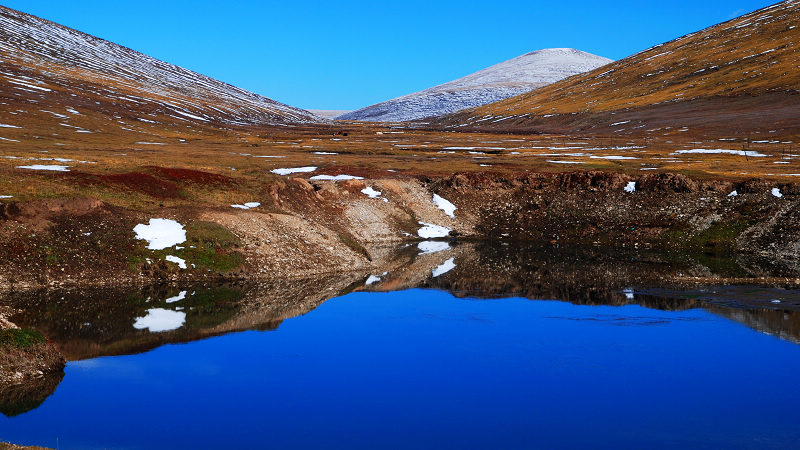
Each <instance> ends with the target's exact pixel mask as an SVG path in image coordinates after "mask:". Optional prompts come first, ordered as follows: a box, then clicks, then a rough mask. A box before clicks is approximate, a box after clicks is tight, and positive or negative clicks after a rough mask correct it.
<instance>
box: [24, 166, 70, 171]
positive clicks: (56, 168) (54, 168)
mask: <svg viewBox="0 0 800 450" xmlns="http://www.w3.org/2000/svg"><path fill="white" fill-rule="evenodd" d="M17 169H27V170H47V171H50V172H69V166H55V165H47V164H33V165H30V166H17Z"/></svg>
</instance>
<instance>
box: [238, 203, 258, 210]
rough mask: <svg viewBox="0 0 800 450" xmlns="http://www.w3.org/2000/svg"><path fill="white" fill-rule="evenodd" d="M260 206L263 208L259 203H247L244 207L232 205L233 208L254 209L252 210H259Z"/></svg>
mask: <svg viewBox="0 0 800 450" xmlns="http://www.w3.org/2000/svg"><path fill="white" fill-rule="evenodd" d="M259 206H261V203H259V202H247V203H245V204H244V205H231V208H236V209H252V208H258V207H259Z"/></svg>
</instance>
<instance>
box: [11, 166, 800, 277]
mask: <svg viewBox="0 0 800 450" xmlns="http://www.w3.org/2000/svg"><path fill="white" fill-rule="evenodd" d="M365 189H366V191H364V190H365ZM362 191H364V192H362ZM262 192H263V195H262V196H261V197H260V198H257V199H254V200H258V201H259V202H260V203H261V205H260V206H258V207H255V208H252V209H249V210H242V209H236V208H231V207H226V208H221V207H203V206H202V205H198V206H186V207H174V208H159V207H147V208H145V207H141V208H123V207H120V206H115V205H112V204H109V203H106V202H102V201H99V200H95V199H91V198H71V199H70V198H67V199H44V200H37V201H32V202H25V203H15V202H5V203H1V204H0V262H2V264H0V286H2V288H3V289H28V288H38V287H48V286H50V287H52V286H59V285H65V286H69V285H81V286H88V285H124V284H149V283H152V282H164V281H177V280H182V281H190V280H191V281H210V280H241V279H251V280H252V279H271V278H276V277H280V278H304V277H309V276H317V275H322V274H331V273H337V272H346V271H368V270H372V269H376V268H378V266H380V264H381V262H380V261H381V254H380V248H381V247H383V246H385V245H386V244H394V243H400V242H403V241H408V242H414V241H417V240H421V239H422V237H421V236H420V229H421V228H422V227H423V226H424V224H432V225H436V226H439V227H446V228H447V229H449V234H448V236H447V237H445V238H444V239H452V238H456V239H460V240H465V239H466V240H488V241H496V242H504V241H505V242H518V241H525V242H545V243H550V244H569V245H593V246H601V247H609V248H622V247H631V248H657V249H662V250H668V251H681V252H696V253H704V254H716V255H720V254H721V255H736V254H740V255H746V256H747V257H748V258H749V259H750V260H753V261H757V260H759V258H760V259H761V260H763V261H764V264H768V265H769V266H770V269H769V271H766V270H765V271H764V276H767V272H771V273H772V274H773V275H775V274H777V275H778V276H785V277H794V276H796V274H797V271H798V267H800V265H799V263H798V261H800V206H798V205H800V185H798V184H785V183H784V184H781V183H774V182H766V181H761V180H749V181H727V180H713V179H694V178H691V177H688V176H685V175H678V174H669V173H645V174H642V175H638V174H637V175H636V176H632V175H627V174H622V173H611V172H602V171H580V172H569V173H519V174H506V175H498V174H486V173H483V174H482V173H464V174H454V175H449V176H440V177H410V176H393V177H383V178H378V177H375V178H371V179H368V180H367V181H364V180H347V181H309V180H308V179H306V178H299V177H286V178H285V179H283V180H281V181H278V182H272V183H270V184H268V185H265V186H263V189H262ZM365 192H368V193H371V195H372V198H371V197H369V196H368V195H367V194H365ZM376 193H379V195H378V194H376ZM222 194H224V192H220V195H222ZM434 194H436V195H439V196H441V197H442V198H444V199H446V200H448V201H450V202H452V204H454V205H455V206H456V207H457V209H456V210H455V212H454V215H453V217H450V216H449V215H448V214H447V213H446V211H444V210H442V209H440V208H438V207H437V205H435V204H434V201H433V196H434ZM151 218H166V219H172V220H175V221H178V222H179V223H180V224H182V225H184V226H185V229H186V234H187V236H186V237H187V239H186V242H185V243H182V244H180V245H178V246H175V247H171V248H168V249H164V250H148V249H147V248H146V245H147V243H146V242H145V241H142V240H137V239H136V237H135V233H134V232H133V228H134V227H135V226H136V225H137V224H147V223H148V221H149V219H151ZM423 234H424V233H423ZM167 256H175V257H179V258H181V259H183V260H185V261H186V264H187V267H186V269H181V268H180V267H179V265H178V264H176V263H173V262H168V261H167V260H166V257H167ZM758 264H760V263H754V266H753V269H754V272H757V266H758ZM776 270H777V271H776Z"/></svg>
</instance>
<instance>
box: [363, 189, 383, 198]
mask: <svg viewBox="0 0 800 450" xmlns="http://www.w3.org/2000/svg"><path fill="white" fill-rule="evenodd" d="M361 193H362V194H364V195H366V196H367V197H369V198H378V197H380V196H381V192H380V191H376V190H375V189H372V186H367V187H365V188H364V189H362V190H361Z"/></svg>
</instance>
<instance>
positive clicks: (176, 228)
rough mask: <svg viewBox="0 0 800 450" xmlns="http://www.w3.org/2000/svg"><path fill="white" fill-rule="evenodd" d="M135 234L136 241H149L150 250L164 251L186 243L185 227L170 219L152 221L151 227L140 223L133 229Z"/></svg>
mask: <svg viewBox="0 0 800 450" xmlns="http://www.w3.org/2000/svg"><path fill="white" fill-rule="evenodd" d="M133 232H134V233H136V239H142V240H145V241H147V243H148V245H147V248H148V249H150V250H163V249H165V248H169V247H172V246H173V245H178V244H183V243H184V242H186V230H184V229H183V225H181V224H179V223H178V222H176V221H174V220H170V219H150V224H149V225H144V224H141V223H140V224H139V225H136V226H135V227H133Z"/></svg>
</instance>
